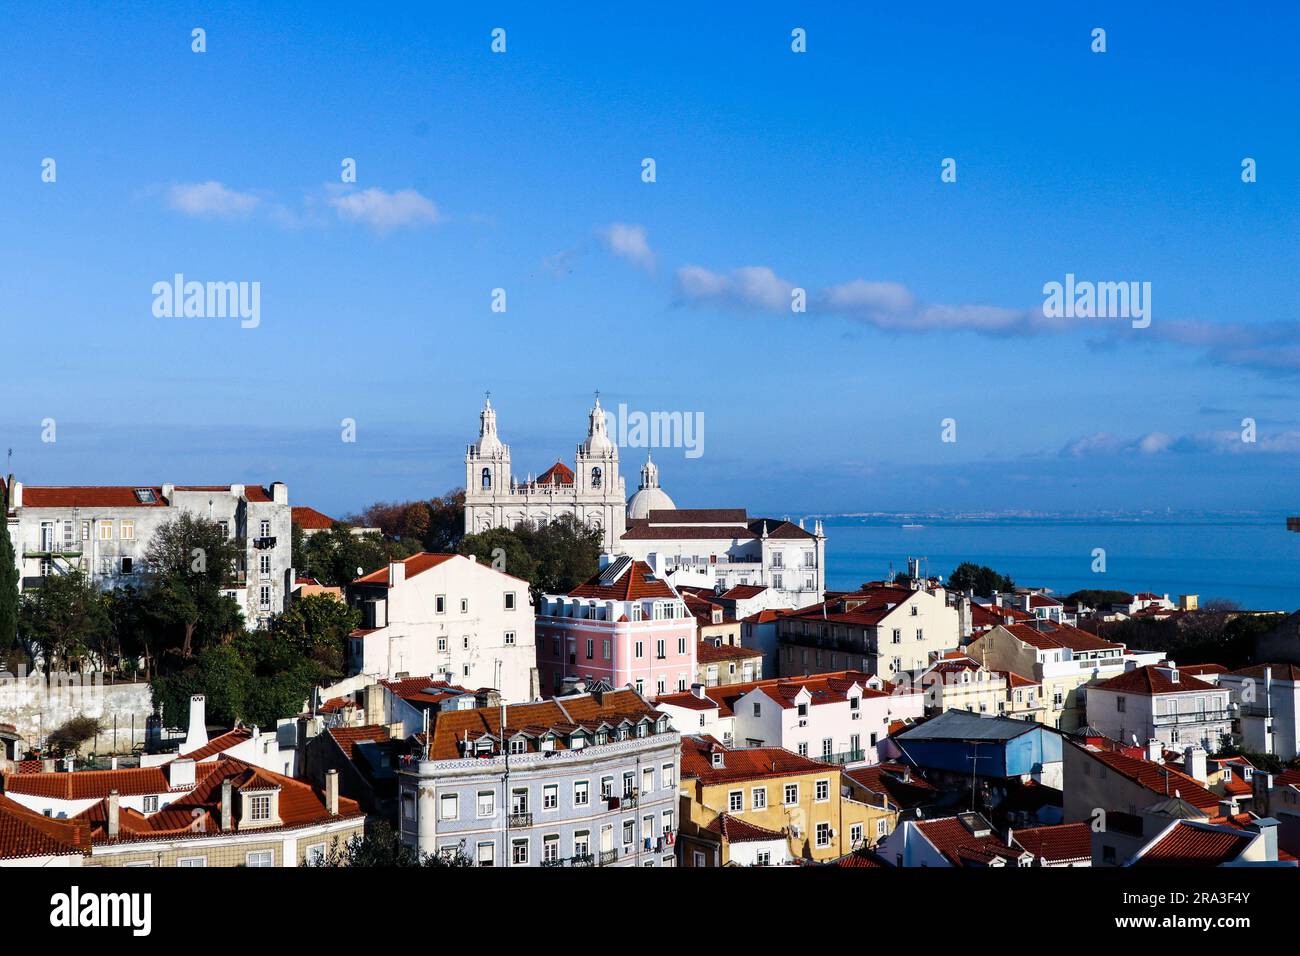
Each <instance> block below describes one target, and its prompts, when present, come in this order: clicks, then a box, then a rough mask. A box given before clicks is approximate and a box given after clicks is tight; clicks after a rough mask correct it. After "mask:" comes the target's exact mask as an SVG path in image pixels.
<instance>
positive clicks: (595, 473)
mask: <svg viewBox="0 0 1300 956" xmlns="http://www.w3.org/2000/svg"><path fill="white" fill-rule="evenodd" d="M591 487H593V488H599V487H600V469H599V468H593V469H591Z"/></svg>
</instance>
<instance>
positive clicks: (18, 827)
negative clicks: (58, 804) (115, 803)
mask: <svg viewBox="0 0 1300 956" xmlns="http://www.w3.org/2000/svg"><path fill="white" fill-rule="evenodd" d="M89 848H90V829H89V828H88V827H87V826H85V825H84V824H82V823H78V822H77V821H75V820H55V819H51V818H49V817H47V816H45V815H44V814H41V813H37V812H35V811H34V810H29V809H28V808H27V807H24V806H23V805H22V804H21V803H18V802H17V801H15V800H11V799H9V798H8V797H6V796H4V795H3V794H0V859H14V858H17V857H29V856H67V855H70V854H78V853H81V854H84V853H86V852H87V851H88V849H89Z"/></svg>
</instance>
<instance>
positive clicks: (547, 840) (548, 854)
mask: <svg viewBox="0 0 1300 956" xmlns="http://www.w3.org/2000/svg"><path fill="white" fill-rule="evenodd" d="M559 858H560V835H559V834H558V833H548V834H546V836H544V837H542V860H543V861H544V862H546V863H554V862H555V861H556V860H558V859H559Z"/></svg>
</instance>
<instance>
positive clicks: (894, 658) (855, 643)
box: [776, 585, 961, 680]
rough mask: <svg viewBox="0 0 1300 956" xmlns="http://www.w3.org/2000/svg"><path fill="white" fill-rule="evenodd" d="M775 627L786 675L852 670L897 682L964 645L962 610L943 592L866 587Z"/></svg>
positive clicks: (781, 666) (788, 616)
mask: <svg viewBox="0 0 1300 956" xmlns="http://www.w3.org/2000/svg"><path fill="white" fill-rule="evenodd" d="M776 627H777V640H778V645H779V646H778V661H777V667H778V669H779V672H780V673H781V674H782V675H783V676H794V675H798V674H818V673H822V672H825V671H834V670H840V669H843V668H848V669H854V670H863V671H866V672H867V673H871V674H880V675H881V676H882V677H884V678H885V679H886V680H898V679H899V678H900V677H901V676H902V675H903V674H911V675H916V674H919V673H920V672H921V671H923V670H925V669H926V668H927V667H929V666H930V663H931V662H932V661H933V660H935V659H937V658H938V657H939V656H940V655H942V654H943V653H944V652H945V651H951V650H955V649H956V648H957V646H958V644H960V643H961V622H960V618H959V615H958V612H957V609H956V608H954V607H952V606H950V605H949V604H948V600H947V592H946V591H945V590H944V589H943V588H940V587H934V588H904V587H895V586H893V585H879V586H872V587H867V588H864V589H863V590H861V591H856V592H853V593H851V594H840V595H837V596H835V597H833V598H831V599H829V600H827V601H825V602H823V603H820V604H814V605H813V606H811V607H806V608H803V609H802V610H800V611H798V612H795V613H792V614H786V615H784V616H782V617H780V618H778V619H777V621H776Z"/></svg>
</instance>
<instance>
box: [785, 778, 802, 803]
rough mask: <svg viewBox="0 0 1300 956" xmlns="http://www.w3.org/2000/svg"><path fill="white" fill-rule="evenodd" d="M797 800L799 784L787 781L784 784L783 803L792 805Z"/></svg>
mask: <svg viewBox="0 0 1300 956" xmlns="http://www.w3.org/2000/svg"><path fill="white" fill-rule="evenodd" d="M798 802H799V784H797V783H787V784H786V785H785V805H786V806H787V807H789V806H793V805H794V804H796V803H798Z"/></svg>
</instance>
